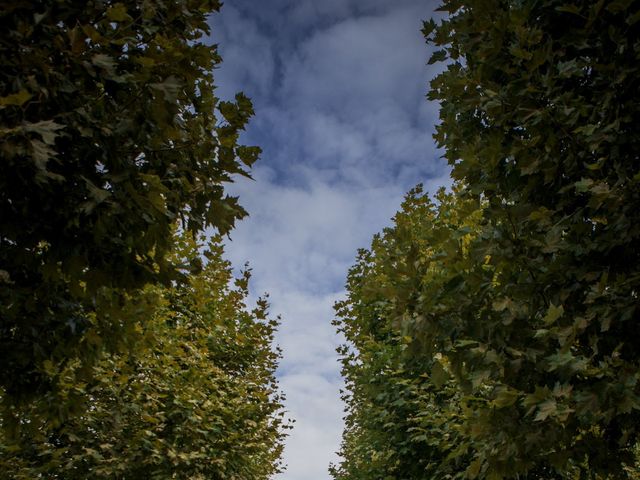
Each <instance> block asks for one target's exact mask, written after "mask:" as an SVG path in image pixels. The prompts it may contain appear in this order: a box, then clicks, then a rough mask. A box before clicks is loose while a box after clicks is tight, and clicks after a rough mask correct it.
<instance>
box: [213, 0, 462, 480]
mask: <svg viewBox="0 0 640 480" xmlns="http://www.w3.org/2000/svg"><path fill="white" fill-rule="evenodd" d="M435 7H436V5H435V4H434V3H433V2H430V1H428V0H394V1H389V0H228V1H227V2H226V3H225V5H224V6H223V8H222V11H221V13H220V14H217V15H215V16H214V17H213V18H212V20H211V24H212V41H213V42H214V43H217V44H218V45H219V50H220V53H221V54H222V57H223V59H224V62H223V64H222V65H221V67H220V68H219V69H218V70H217V71H216V72H215V76H216V84H217V85H218V90H217V94H218V95H219V96H220V97H221V98H222V99H231V98H233V96H234V95H235V93H236V92H237V91H243V92H244V93H245V94H246V95H248V96H249V97H250V98H251V99H252V101H253V103H254V107H255V110H256V116H255V117H254V118H253V119H252V121H251V123H250V126H249V127H248V128H247V131H246V133H245V134H244V136H243V138H242V142H243V143H244V144H247V145H258V146H260V147H261V148H262V149H263V154H262V156H261V159H260V160H259V161H258V163H256V164H255V166H254V168H253V169H252V176H253V180H244V179H238V181H237V182H236V183H235V184H233V185H231V186H229V187H228V191H229V192H230V193H232V194H233V195H238V196H239V197H240V203H241V204H242V205H243V206H244V207H245V208H246V209H247V210H248V211H249V214H250V217H249V218H247V219H245V220H243V221H242V222H240V223H239V224H238V226H237V227H236V229H235V230H234V231H233V232H232V233H231V238H230V240H229V241H227V242H226V243H227V246H226V250H227V258H228V259H229V260H231V262H232V263H233V265H235V266H236V267H241V266H242V265H244V263H245V262H249V264H250V266H251V268H252V271H253V279H252V285H251V293H252V297H253V298H256V297H258V296H260V295H262V294H263V293H265V292H268V294H269V298H270V302H271V313H272V314H273V315H274V316H276V315H280V316H281V317H282V319H281V326H280V328H279V331H278V334H277V337H276V343H277V344H278V345H279V346H280V348H281V349H282V352H283V358H282V360H281V362H280V367H279V369H278V372H277V376H278V379H279V383H280V387H281V389H282V390H283V392H284V393H285V395H286V402H285V404H286V409H287V411H288V415H289V417H290V418H293V419H295V422H296V423H295V425H294V429H293V431H291V433H290V435H289V437H288V438H287V440H286V446H285V452H284V462H285V463H286V464H287V465H288V466H287V470H286V471H285V472H284V473H283V474H280V475H278V476H277V477H276V479H274V480H326V479H329V478H330V476H329V473H328V470H327V468H328V465H329V463H330V462H337V461H339V458H338V456H337V453H336V452H337V451H338V450H339V448H340V440H341V433H342V427H343V416H344V406H343V404H342V403H341V400H340V393H339V391H340V388H341V387H342V386H343V383H342V379H341V377H340V365H339V362H338V356H337V353H336V351H335V350H336V347H337V346H338V345H339V344H340V343H341V342H342V341H343V339H341V338H340V337H339V336H338V335H337V334H336V332H335V327H334V326H332V324H331V321H332V319H333V318H334V312H333V304H334V302H335V301H336V300H338V299H340V298H343V297H344V295H345V290H344V284H345V281H346V276H347V272H348V270H349V267H350V266H351V265H352V264H353V263H354V261H355V256H356V252H357V249H358V248H362V247H368V246H369V244H370V242H371V237H372V236H373V234H374V233H376V232H379V231H380V230H382V229H383V228H384V227H386V226H389V225H391V217H392V216H393V215H394V213H395V212H396V211H397V210H398V208H399V206H400V202H401V200H402V198H403V196H404V194H405V193H406V192H407V191H408V190H409V189H410V188H412V187H414V186H415V185H416V184H418V183H423V184H424V185H425V187H426V189H427V190H428V191H430V192H435V190H436V189H437V188H438V187H440V186H443V185H444V186H446V185H450V183H451V181H450V179H449V169H448V167H447V165H446V162H445V161H444V160H443V159H441V158H440V157H441V154H442V152H440V151H439V150H438V149H437V147H436V145H435V143H434V140H433V138H432V134H433V131H434V125H435V124H436V122H437V117H438V106H437V105H436V104H433V103H430V102H428V101H427V100H426V98H425V95H426V93H427V91H428V83H429V79H430V78H432V77H433V75H434V74H436V73H437V72H436V71H435V70H434V68H436V67H430V66H427V65H426V63H427V60H428V57H429V48H428V46H427V45H426V44H425V41H424V39H423V37H422V35H421V33H420V29H421V26H422V21H423V20H426V19H428V18H430V17H431V16H432V15H433V9H434V8H435Z"/></svg>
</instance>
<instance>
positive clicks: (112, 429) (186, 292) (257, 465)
mask: <svg viewBox="0 0 640 480" xmlns="http://www.w3.org/2000/svg"><path fill="white" fill-rule="evenodd" d="M177 250H178V251H177V253H176V254H175V255H176V257H177V258H174V259H173V260H179V261H181V262H183V263H188V262H189V261H190V260H192V259H194V258H199V255H200V253H199V252H198V248H197V245H196V244H195V242H193V241H192V240H191V239H189V238H187V237H183V238H182V239H180V241H179V245H178V247H177ZM205 255H206V257H207V260H208V261H207V264H206V266H205V267H204V269H203V271H202V272H201V273H199V274H197V275H191V276H190V277H189V281H188V282H187V283H184V284H181V285H177V286H174V287H164V288H163V287H157V286H149V287H147V288H145V290H144V291H142V292H141V295H143V296H145V297H146V301H147V302H148V303H149V304H150V305H152V306H153V308H152V309H147V313H148V315H149V318H145V319H144V320H140V321H138V322H137V323H136V325H135V328H136V329H138V330H139V333H140V335H141V337H142V340H141V341H139V342H138V346H137V348H136V349H135V350H133V351H130V352H123V353H112V354H105V355H104V356H102V357H101V359H100V360H99V361H98V362H97V363H96V364H95V365H94V366H93V372H92V374H91V376H90V378H91V380H89V381H86V375H81V374H79V372H80V371H81V369H82V368H83V365H82V363H81V361H80V360H75V361H73V362H69V361H67V362H58V363H52V362H48V363H47V364H46V365H45V368H46V374H47V375H48V376H49V378H50V382H51V384H52V385H53V387H52V388H51V389H50V390H49V391H48V392H47V393H46V394H44V395H42V396H41V397H39V398H38V399H37V400H33V401H31V402H29V403H28V404H24V403H23V404H19V405H17V406H16V405H11V402H7V399H6V398H0V400H1V401H2V411H3V414H4V416H3V418H2V420H1V425H0V426H1V427H2V428H0V470H1V471H2V472H3V474H4V475H5V476H7V478H13V479H16V480H18V479H25V480H26V479H33V478H40V477H41V476H42V477H46V478H52V479H53V478H60V479H65V480H66V479H78V480H80V479H86V478H96V479H102V478H104V479H113V478H140V479H142V478H145V479H155V478H157V479H166V478H180V479H195V478H202V479H204V478H217V479H240V478H242V479H256V480H257V479H264V480H266V479H268V478H270V477H271V475H272V474H274V473H276V472H277V471H279V470H280V460H279V459H280V453H281V449H282V440H283V437H284V432H285V430H286V428H287V426H288V424H287V423H286V421H284V419H283V411H282V403H281V400H282V399H281V395H280V393H279V391H278V388H277V384H276V381H275V377H274V371H275V368H276V361H277V359H278V356H279V354H278V352H274V351H273V350H272V345H271V343H272V340H273V333H274V329H275V327H276V325H277V322H276V321H275V320H271V319H269V318H268V312H267V308H268V305H267V302H266V300H265V299H261V300H259V301H258V303H257V306H256V307H255V308H254V309H252V310H249V309H248V307H247V305H246V303H245V302H246V297H247V294H248V282H249V279H250V272H249V271H245V272H244V273H243V275H242V276H240V277H239V278H236V279H235V281H234V282H235V285H232V284H231V282H232V280H233V278H232V274H231V267H230V265H229V263H228V262H226V261H224V260H223V259H222V248H221V246H220V244H219V241H215V242H213V243H211V244H210V248H209V249H208V250H207V251H206V253H205ZM52 409H53V410H66V412H65V413H64V414H63V415H60V414H55V413H54V414H52V413H51V410H52Z"/></svg>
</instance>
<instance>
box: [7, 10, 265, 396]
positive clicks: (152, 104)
mask: <svg viewBox="0 0 640 480" xmlns="http://www.w3.org/2000/svg"><path fill="white" fill-rule="evenodd" d="M219 7H220V3H219V2H218V1H217V0H180V1H171V2H153V1H147V0H123V1H118V2H111V1H91V2H84V1H72V0H61V1H45V2H28V1H19V2H14V1H3V2H0V27H2V28H1V29H2V34H1V35H0V61H1V63H2V69H1V71H0V155H1V157H2V161H1V162H0V232H1V233H0V305H2V308H1V309H0V352H1V353H0V365H2V367H0V385H2V386H3V387H4V388H5V389H6V391H7V393H8V394H11V395H14V396H16V397H18V396H21V395H28V394H30V393H33V392H37V391H38V390H39V389H44V390H46V389H47V388H48V387H47V385H46V375H44V376H43V375H40V373H41V370H42V369H43V365H44V363H43V362H45V361H51V362H54V363H56V362H59V361H61V360H62V359H64V358H66V357H72V356H80V357H83V358H84V359H85V361H86V362H91V361H92V359H95V358H96V355H95V354H94V353H96V352H99V351H100V350H101V349H102V348H104V347H110V348H111V349H112V350H114V349H115V350H116V351H117V350H119V349H122V348H129V347H128V346H127V345H124V344H126V343H128V342H129V340H127V338H130V333H131V332H129V330H130V328H129V327H130V325H129V324H130V322H129V320H128V319H129V318H130V315H129V313H130V312H125V311H121V310H120V307H121V305H122V304H124V303H126V299H127V296H130V295H133V296H136V295H137V294H136V293H135V291H136V290H137V289H139V288H142V287H144V285H146V284H158V283H164V284H166V283H167V282H170V281H175V280H177V279H179V278H180V275H179V272H178V268H177V267H178V266H177V265H174V264H173V263H172V262H171V261H170V260H169V258H170V253H171V251H172V249H173V248H174V246H173V243H172V242H173V235H172V230H173V228H174V225H175V224H176V223H177V222H181V223H182V226H183V228H184V229H185V230H188V231H191V232H197V231H201V230H203V229H204V228H205V227H209V226H211V227H214V228H215V229H217V230H218V231H219V232H221V233H226V232H227V231H228V230H229V229H230V228H232V227H233V225H234V221H235V220H236V219H239V218H242V217H243V216H245V215H246V212H245V211H244V210H243V209H242V207H240V206H239V204H238V203H237V199H236V198H234V197H229V196H228V195H226V194H225V192H224V187H223V186H224V183H225V182H229V181H231V178H232V175H235V174H240V175H248V167H250V166H251V164H252V163H253V162H254V161H255V160H256V159H257V157H258V155H259V149H258V148H257V147H246V146H242V145H239V144H238V136H239V134H240V132H241V130H242V129H243V128H244V126H245V124H246V122H247V121H248V119H249V117H250V116H251V115H252V114H253V109H252V106H251V102H250V101H249V99H247V98H246V97H245V96H244V95H242V94H238V95H237V97H236V99H235V102H221V101H219V100H218V99H217V97H216V96H215V95H214V89H215V85H214V78H213V71H214V69H215V67H216V66H217V65H218V64H219V63H220V61H221V59H220V56H219V55H218V53H217V49H216V46H215V45H207V44H206V43H205V40H206V35H207V34H208V33H209V26H208V23H207V19H208V14H210V13H211V12H214V11H217V10H218V9H219ZM91 316H94V323H96V325H98V327H96V328H97V329H98V330H99V335H100V337H101V338H100V343H101V345H100V346H99V347H98V345H97V342H96V343H94V347H96V348H93V349H83V348H82V346H81V345H80V343H79V339H80V338H82V337H83V336H86V334H87V331H88V329H91V328H92V327H91V325H90V324H89V323H86V321H85V320H84V319H86V318H89V317H91ZM129 343H130V342H129Z"/></svg>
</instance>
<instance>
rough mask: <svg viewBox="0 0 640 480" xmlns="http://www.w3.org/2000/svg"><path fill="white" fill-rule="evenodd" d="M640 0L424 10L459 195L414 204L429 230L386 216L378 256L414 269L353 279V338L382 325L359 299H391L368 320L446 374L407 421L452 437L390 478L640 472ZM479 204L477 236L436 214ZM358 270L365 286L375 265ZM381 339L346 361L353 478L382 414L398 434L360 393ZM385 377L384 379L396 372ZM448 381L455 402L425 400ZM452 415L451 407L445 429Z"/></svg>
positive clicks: (427, 370)
mask: <svg viewBox="0 0 640 480" xmlns="http://www.w3.org/2000/svg"><path fill="white" fill-rule="evenodd" d="M638 8H639V6H638V4H637V3H636V2H631V1H620V2H618V1H616V2H577V3H569V2H567V1H564V0H541V1H536V2H529V1H524V2H512V1H497V0H496V1H493V0H489V1H486V0H482V1H480V0H478V1H475V0H472V1H470V2H464V3H463V2H459V1H457V0H451V1H448V0H447V1H444V2H443V5H442V7H441V9H442V10H443V11H445V12H447V14H448V17H447V19H445V20H444V21H442V22H441V23H440V24H436V23H435V22H434V21H430V22H426V23H425V30H424V33H425V35H426V36H427V39H428V40H429V41H430V42H431V43H433V44H434V45H436V46H437V47H439V48H440V49H441V50H438V51H436V53H435V54H434V56H433V57H432V61H433V62H435V61H439V60H444V61H446V62H447V65H446V70H445V71H444V72H443V73H442V74H440V75H439V76H438V77H437V78H436V79H435V80H434V81H433V82H432V84H431V86H432V89H431V91H430V93H429V97H430V98H431V99H432V100H437V101H439V102H440V104H441V110H440V118H441V122H440V125H439V126H438V127H437V133H436V139H437V141H438V143H439V145H440V146H441V147H444V149H445V156H446V158H447V159H448V161H449V163H450V165H451V166H452V171H453V177H454V179H456V181H457V182H458V186H457V187H456V188H457V189H458V192H457V195H458V196H459V199H458V200H457V202H458V204H459V205H456V204H455V202H454V204H451V203H447V202H444V203H443V202H441V204H440V206H439V207H438V208H436V207H434V209H435V210H432V211H431V213H421V212H420V211H416V213H414V214H412V215H413V217H414V220H413V221H414V222H416V223H418V224H422V225H423V227H422V230H418V232H420V233H418V234H417V235H416V236H415V237H414V238H409V237H406V235H405V234H404V233H403V232H404V231H405V230H406V229H405V227H403V226H402V223H401V222H399V221H398V220H397V221H396V226H395V227H394V229H392V230H390V231H389V232H388V233H387V234H386V235H387V236H390V238H391V239H393V240H389V239H387V240H385V244H386V245H388V246H387V247H385V248H384V249H383V250H382V251H379V249H378V248H377V247H376V242H378V240H376V241H375V242H374V250H373V251H372V252H373V253H372V254H371V255H373V257H372V258H373V259H374V262H375V263H376V264H377V263H379V264H380V265H381V266H380V267H377V268H379V269H382V270H384V271H387V272H392V273H387V274H386V275H387V276H386V277H385V278H393V279H395V280H394V282H396V284H397V285H398V287H394V288H393V289H390V290H389V291H386V292H385V291H382V290H378V291H379V293H378V297H373V298H370V297H367V296H365V295H364V294H363V293H362V292H361V290H358V288H359V287H358V288H356V287H354V282H356V281H355V280H354V279H352V280H350V284H349V288H350V299H349V300H348V303H347V305H348V306H349V309H348V310H347V314H346V315H345V313H344V312H342V313H340V315H342V318H343V320H342V322H345V323H346V324H347V325H350V327H349V328H350V329H352V330H353V331H350V330H349V329H346V330H345V331H346V332H347V338H348V339H349V340H351V341H354V339H357V338H359V337H360V336H361V335H362V336H366V335H369V334H370V333H369V330H368V328H369V327H364V326H363V322H365V320H364V319H365V318H367V317H366V315H365V314H362V315H361V314H360V313H358V311H357V310H355V309H354V307H353V305H355V304H361V303H362V304H363V305H366V307H359V308H362V309H364V311H367V312H372V311H375V310H374V308H378V307H377V305H379V303H378V302H382V303H383V304H384V305H386V306H387V307H386V308H388V310H387V311H386V312H385V313H384V314H380V313H376V314H375V316H373V317H371V318H375V319H377V320H376V321H377V322H379V323H381V324H384V325H386V326H385V327H384V328H387V329H391V331H392V332H393V334H394V335H395V338H398V339H402V340H403V343H404V344H406V348H404V349H402V351H403V353H400V352H399V350H400V349H401V347H394V348H395V350H398V352H397V354H396V353H394V358H397V359H398V360H394V362H402V365H417V369H416V370H415V372H413V373H409V374H408V378H409V379H410V381H411V382H413V383H412V384H414V383H415V382H418V383H420V382H422V380H419V379H420V375H424V376H425V378H427V379H428V380H426V381H427V383H428V384H429V385H430V387H427V391H428V392H431V393H425V394H420V397H421V398H424V399H425V402H426V403H425V406H424V407H419V406H416V409H415V410H414V412H413V413H412V414H411V415H409V416H408V417H407V420H405V421H404V422H403V424H404V425H405V426H406V427H407V428H405V432H406V434H405V437H404V438H405V442H410V441H411V438H413V435H414V433H412V432H415V430H412V428H414V425H412V423H413V421H414V419H419V418H423V419H424V420H423V421H424V422H426V423H425V425H427V426H428V428H427V429H426V431H425V434H426V435H427V436H428V437H430V438H431V440H430V442H432V443H435V444H437V448H436V451H437V452H436V453H434V452H432V451H431V450H429V449H427V448H423V450H422V451H421V452H416V457H414V458H421V459H428V461H427V465H426V466H425V468H424V469H421V470H420V473H413V470H411V469H412V468H414V467H415V460H414V462H413V463H406V464H404V463H402V462H400V463H398V461H397V460H396V461H395V462H396V463H395V465H396V466H395V467H394V468H396V469H397V471H398V472H400V473H393V472H392V471H391V470H385V471H384V474H387V475H390V476H391V478H447V475H450V476H451V477H452V478H487V479H502V478H536V479H538V478H549V479H551V478H553V479H556V478H589V479H591V478H597V479H603V478H627V477H629V476H632V475H635V474H633V473H632V469H633V465H634V462H635V453H634V452H635V450H634V446H635V444H636V443H637V441H638V433H639V428H640V416H639V411H640V384H639V380H640V378H639V375H640V373H639V372H640V353H639V351H638V348H637V342H635V341H634V339H635V338H636V336H637V333H638V328H637V325H638V322H639V320H640V314H639V310H638V303H639V302H638V292H639V291H640V274H639V272H640V256H639V252H640V227H639V225H640V194H639V192H640V189H639V188H638V187H639V185H638V182H640V173H639V171H638V153H637V152H638V147H639V146H640V134H639V133H638V129H637V128H636V125H637V123H638V120H640V107H639V105H640V102H639V101H638V94H637V91H638V90H637V78H639V73H640V72H638V68H639V67H638V65H640V62H638V60H639V55H640V53H639V52H640V30H639V29H640V23H639V20H640V12H639V10H638ZM466 202H469V205H475V207H474V208H476V209H478V211H479V212H480V213H479V214H478V215H479V220H478V222H477V228H476V229H474V230H473V235H471V237H470V238H469V239H468V242H469V243H468V245H466V246H465V245H464V244H460V245H458V247H457V249H456V248H454V247H455V245H456V242H459V235H460V226H459V225H458V224H456V223H454V224H452V225H450V226H448V227H446V226H444V225H441V227H442V228H441V227H438V226H437V225H438V222H441V221H442V220H436V222H435V223H434V220H433V219H434V218H436V219H444V218H447V217H450V216H451V215H452V213H451V209H452V207H453V210H454V211H460V209H461V208H462V212H464V211H466V207H464V206H462V207H461V206H460V205H466V204H467V203H466ZM433 212H437V214H436V213H433ZM458 215H460V214H458V213H456V214H455V215H454V217H455V216H458ZM474 215H475V214H474ZM463 217H464V215H463ZM474 218H475V217H474ZM403 222H404V221H403ZM471 226H472V225H468V226H467V227H471ZM436 232H438V233H436ZM397 243H400V244H401V245H404V247H402V248H398V247H397V246H396V244H397ZM361 262H362V260H361ZM407 265H410V266H409V267H407ZM357 268H359V267H356V270H355V273H352V275H356V277H357V278H358V280H357V282H356V283H355V285H359V284H361V283H362V282H368V281H370V280H369V278H370V277H371V275H372V274H371V273H370V272H369V271H368V270H364V271H361V272H358V270H357ZM371 278H376V279H377V280H375V281H374V282H373V283H374V284H376V283H379V284H380V285H384V281H382V280H380V279H378V277H377V276H373V277H371ZM354 312H355V313H354ZM367 315H370V313H369V314H367ZM342 328H343V329H345V327H342ZM379 328H382V327H379ZM367 338H370V337H367ZM395 341H397V340H393V342H395ZM390 342H392V341H391V340H385V341H384V342H382V343H383V345H384V348H383V347H380V348H381V350H380V351H387V350H388V348H390V347H389V343H390ZM354 343H355V345H356V347H357V349H360V348H361V344H358V343H357V342H354ZM368 349H369V347H368V346H367V347H366V348H365V349H363V350H362V351H360V350H357V353H356V357H355V358H356V359H361V360H356V361H355V363H352V364H350V363H347V367H346V370H347V378H348V379H349V375H351V376H352V380H351V384H350V390H351V397H350V400H349V401H350V403H349V404H348V405H349V417H348V418H349V419H350V422H351V423H348V424H347V425H348V427H347V432H346V435H345V447H344V450H345V458H346V461H345V463H344V464H343V466H342V467H341V468H342V469H343V470H342V473H341V472H340V471H338V476H337V478H359V477H358V476H357V475H352V476H349V475H350V474H348V473H347V472H348V468H350V466H351V464H352V463H350V462H351V460H350V459H351V458H356V457H355V456H354V455H355V453H354V452H355V451H356V450H357V449H356V448H355V446H356V445H357V447H358V448H361V447H362V446H363V444H365V443H366V440H362V439H364V438H365V436H364V435H371V434H372V432H373V431H375V432H376V434H377V435H382V436H383V437H385V435H387V433H388V432H386V431H385V430H384V428H380V425H382V424H376V425H375V426H374V427H371V423H368V424H367V423H363V420H362V416H364V415H366V414H365V413H364V411H365V410H361V409H363V407H362V405H363V403H362V400H360V399H361V398H369V397H368V396H366V395H365V396H364V397H361V395H362V394H361V393H360V392H361V389H362V388H365V387H364V386H362V385H363V384H362V382H364V381H365V379H366V378H367V376H366V375H364V374H361V373H359V372H360V371H359V369H366V368H369V367H368V366H366V363H367V362H366V361H365V360H364V359H365V358H367V357H366V356H364V355H368V354H367V353H366V352H367V351H368ZM359 362H362V365H359ZM394 364H395V363H394ZM380 381H381V384H382V386H380V387H379V388H381V389H383V390H385V391H388V392H392V391H393V390H392V389H393V388H395V385H396V384H397V381H396V380H393V382H386V383H385V381H383V380H380ZM366 388H371V389H373V388H374V387H373V386H372V385H371V386H367V387H366ZM421 388H423V387H421ZM451 388H453V393H452V396H451V397H450V400H449V401H448V402H445V405H444V406H443V404H442V403H438V402H437V401H435V402H434V401H433V400H429V398H428V397H429V395H431V394H440V393H442V394H446V392H448V391H449V390H448V389H451ZM395 398H396V399H397V398H399V397H398V396H397V395H396V397H395ZM443 409H444V410H443ZM358 411H360V412H362V413H360V414H358V413H357V412H358ZM441 413H442V415H444V417H443V416H442V415H441ZM358 415H360V416H358ZM440 418H445V419H447V418H448V420H446V421H445V423H444V424H442V426H441V427H438V428H434V427H433V426H432V423H433V421H435V420H434V419H440ZM367 421H368V420H367ZM416 421H417V420H416ZM430 422H431V423H430ZM365 425H368V426H365ZM410 425H411V426H410ZM385 428H386V427H385ZM443 429H444V430H443ZM365 432H366V433H365ZM429 432H430V433H429ZM444 432H446V434H448V437H446V436H445V433H444ZM386 438H387V440H388V439H389V438H388V437H386ZM445 438H447V440H446V441H445V440H444V439H445ZM380 445H382V446H384V442H382V443H380ZM392 445H393V446H391V447H388V448H390V449H393V448H394V446H395V445H396V444H392ZM410 445H412V447H416V446H417V444H415V442H414V443H413V444H410ZM438 452H439V453H438ZM434 455H435V456H434ZM438 455H439V456H438ZM394 458H395V457H394ZM369 459H370V455H369V457H366V456H365V457H364V459H363V461H370V460H369ZM385 465H386V466H385V468H387V469H389V468H390V465H392V463H387V464H385ZM403 469H404V470H403ZM387 472H391V473H387ZM404 472H407V473H404ZM432 472H436V473H432ZM341 474H342V477H341V476H340V475H341ZM334 475H336V474H335V473H334ZM374 477H375V475H374V476H373V477H372V478H374ZM378 478H385V477H384V476H383V475H382V474H380V475H379V476H378Z"/></svg>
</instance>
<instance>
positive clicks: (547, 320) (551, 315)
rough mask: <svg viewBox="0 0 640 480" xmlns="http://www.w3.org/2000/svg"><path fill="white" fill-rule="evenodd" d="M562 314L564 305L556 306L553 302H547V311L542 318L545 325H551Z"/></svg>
mask: <svg viewBox="0 0 640 480" xmlns="http://www.w3.org/2000/svg"><path fill="white" fill-rule="evenodd" d="M562 315H564V307H563V306H562V305H560V306H556V305H554V304H553V303H551V304H549V308H548V309H547V313H546V315H545V316H544V318H543V319H542V320H543V321H544V324H545V325H551V324H553V323H555V322H556V321H557V320H558V319H559V318H560V317H562Z"/></svg>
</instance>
